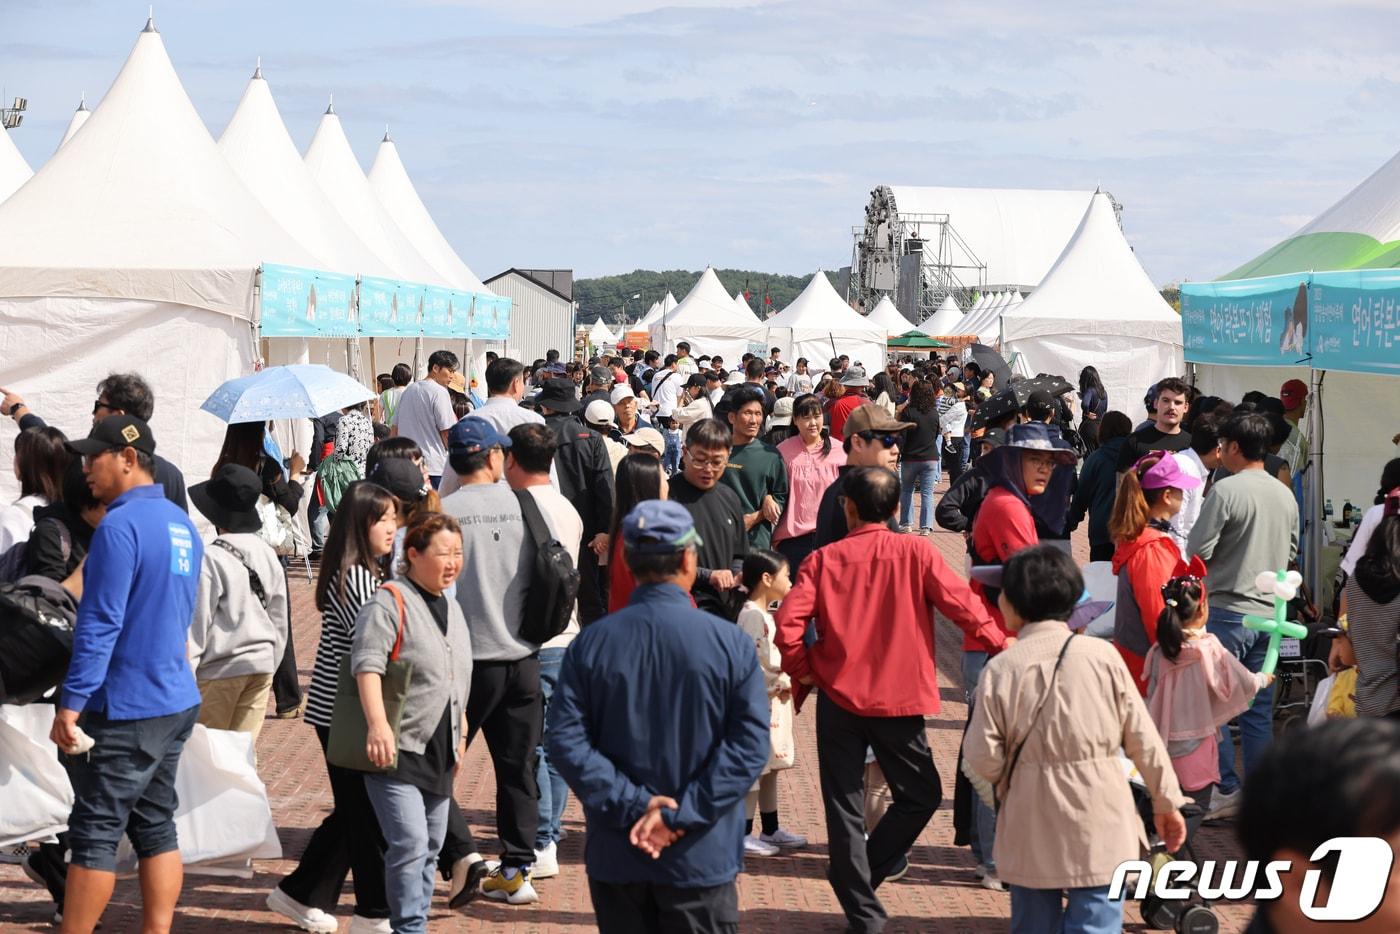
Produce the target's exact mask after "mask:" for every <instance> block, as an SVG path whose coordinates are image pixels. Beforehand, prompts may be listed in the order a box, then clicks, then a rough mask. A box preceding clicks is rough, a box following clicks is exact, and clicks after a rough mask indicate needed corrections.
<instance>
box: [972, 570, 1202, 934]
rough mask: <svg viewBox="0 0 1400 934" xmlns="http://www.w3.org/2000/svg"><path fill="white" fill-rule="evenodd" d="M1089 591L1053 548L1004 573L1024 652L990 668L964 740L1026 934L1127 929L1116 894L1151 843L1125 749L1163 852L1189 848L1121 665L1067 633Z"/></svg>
mask: <svg viewBox="0 0 1400 934" xmlns="http://www.w3.org/2000/svg"><path fill="white" fill-rule="evenodd" d="M1083 593H1084V580H1083V578H1082V577H1081V576H1080V574H1079V569H1078V568H1077V567H1076V566H1075V564H1074V562H1073V560H1071V559H1070V558H1069V556H1068V555H1066V554H1065V553H1064V552H1062V551H1060V550H1059V549H1057V548H1055V547H1053V546H1049V545H1038V546H1035V547H1032V548H1027V549H1025V550H1023V551H1020V552H1018V553H1017V554H1015V555H1013V556H1012V557H1011V559H1010V560H1009V561H1008V562H1007V563H1006V566H1005V570H1004V572H1003V576H1002V591H1001V594H1000V597H999V598H998V606H999V607H1000V608H1001V612H1002V614H1003V616H1004V617H1005V619H1006V624H1007V627H1008V628H1009V629H1011V630H1012V631H1014V632H1015V633H1016V635H1017V641H1016V644H1015V645H1014V646H1013V647H1012V648H1010V649H1007V650H1006V651H1004V652H1002V653H1001V654H1000V655H997V656H996V657H994V658H993V659H992V660H991V661H990V662H988V663H987V667H986V669H985V670H984V671H983V673H982V677H981V680H980V681H979V682H978V685H977V692H976V699H975V701H974V703H973V707H974V712H973V715H972V722H971V723H970V724H969V725H968V730H967V736H966V738H965V739H964V741H963V757H964V759H965V766H966V768H967V769H968V770H969V772H970V773H972V774H973V775H975V776H977V777H980V778H982V779H985V780H986V781H987V782H988V783H990V784H991V785H993V786H995V787H996V790H997V800H998V801H999V802H1000V805H1001V806H1000V809H999V811H998V814H997V833H996V846H995V853H994V857H995V860H996V865H997V872H998V874H999V876H1000V878H1001V880H1002V881H1003V882H1005V883H1007V884H1008V885H1009V886H1010V887H1011V930H1012V931H1014V932H1017V934H1021V932H1026V934H1031V932H1036V934H1038V932H1051V931H1055V932H1058V931H1064V932H1083V934H1089V932H1093V934H1099V932H1110V931H1112V932H1117V931H1120V930H1122V926H1123V903H1122V902H1121V901H1116V902H1115V901H1110V900H1109V898H1108V885H1109V882H1110V881H1111V880H1112V878H1113V871H1114V869H1115V868H1116V867H1117V866H1118V864H1119V863H1122V862H1124V861H1125V860H1130V859H1137V858H1138V855H1139V847H1140V845H1141V844H1142V843H1144V842H1145V841H1144V840H1143V839H1142V837H1143V833H1142V822H1141V820H1140V818H1139V817H1138V814H1137V810H1136V809H1135V807H1134V805H1133V796H1132V792H1131V791H1130V790H1129V788H1128V781H1127V779H1126V777H1125V776H1124V773H1123V767H1122V760H1121V758H1120V757H1119V754H1118V753H1119V749H1120V748H1121V749H1122V750H1123V751H1125V752H1126V753H1127V755H1128V758H1129V759H1131V760H1132V761H1133V763H1134V764H1135V765H1136V766H1137V768H1138V771H1139V772H1140V773H1141V774H1142V776H1143V779H1144V780H1145V782H1146V785H1147V788H1148V790H1149V791H1150V792H1151V794H1152V809H1153V812H1154V813H1155V814H1156V823H1157V832H1158V834H1159V835H1160V836H1161V837H1162V839H1163V841H1164V842H1165V843H1166V845H1167V849H1168V850H1170V851H1175V850H1177V849H1179V848H1180V846H1181V844H1182V843H1183V842H1184V841H1185V837H1186V824H1185V821H1184V820H1182V817H1181V812H1180V811H1179V810H1178V808H1179V807H1180V806H1181V805H1183V804H1185V803H1186V801H1187V798H1186V796H1185V795H1183V794H1182V793H1181V789H1180V787H1178V785H1177V781H1176V774H1175V773H1174V772H1173V771H1172V764H1171V759H1170V758H1168V756H1167V750H1166V746H1165V745H1164V744H1163V742H1162V740H1161V737H1160V736H1158V734H1157V730H1156V728H1155V727H1154V726H1153V724H1152V719H1151V717H1149V716H1148V713H1147V708H1146V706H1145V705H1144V704H1143V701H1142V697H1141V695H1139V694H1138V691H1137V688H1136V687H1135V686H1134V685H1133V684H1132V679H1131V676H1130V675H1129V674H1128V669H1127V668H1126V667H1125V666H1124V665H1123V660H1122V659H1121V658H1120V657H1119V655H1118V653H1117V651H1116V650H1115V649H1114V648H1113V646H1112V645H1111V644H1109V643H1108V642H1105V641H1102V640H1099V639H1094V638H1091V637H1084V638H1075V637H1073V636H1072V635H1071V633H1070V631H1069V628H1068V627H1067V626H1066V625H1065V622H1064V621H1065V620H1068V619H1069V618H1070V615H1071V613H1072V612H1073V610H1074V608H1075V605H1076V604H1077V603H1078V601H1079V598H1080V596H1081V595H1082V594H1083ZM1032 620H1035V622H1032ZM1066 895H1067V904H1066Z"/></svg>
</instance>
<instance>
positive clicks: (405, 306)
mask: <svg viewBox="0 0 1400 934" xmlns="http://www.w3.org/2000/svg"><path fill="white" fill-rule="evenodd" d="M423 290H424V287H423V286H421V285H414V284H412V283H409V282H399V281H398V280H396V279H380V278H377V277H375V276H365V277H364V278H362V279H361V280H360V336H362V337H417V336H418V333H419V332H418V329H419V314H420V310H421V307H422V304H423Z"/></svg>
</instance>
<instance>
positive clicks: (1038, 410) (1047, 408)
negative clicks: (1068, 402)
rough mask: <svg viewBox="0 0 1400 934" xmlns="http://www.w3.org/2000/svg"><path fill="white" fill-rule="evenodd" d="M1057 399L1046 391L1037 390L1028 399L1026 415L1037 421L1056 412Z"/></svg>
mask: <svg viewBox="0 0 1400 934" xmlns="http://www.w3.org/2000/svg"><path fill="white" fill-rule="evenodd" d="M1055 408H1056V406H1055V397H1054V396H1052V395H1050V393H1049V392H1047V391H1045V390H1044V389H1037V390H1036V391H1035V392H1033V393H1031V394H1030V395H1029V396H1027V397H1026V415H1028V416H1030V417H1031V418H1032V419H1034V420H1035V421H1040V420H1041V419H1043V418H1045V416H1047V415H1049V414H1050V413H1052V412H1054V411H1055Z"/></svg>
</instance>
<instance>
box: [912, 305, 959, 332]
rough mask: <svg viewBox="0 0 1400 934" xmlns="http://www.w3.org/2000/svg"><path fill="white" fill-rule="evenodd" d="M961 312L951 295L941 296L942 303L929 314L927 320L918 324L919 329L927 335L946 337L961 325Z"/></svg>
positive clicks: (956, 330)
mask: <svg viewBox="0 0 1400 934" xmlns="http://www.w3.org/2000/svg"><path fill="white" fill-rule="evenodd" d="M962 321H963V313H962V309H961V308H959V307H958V303H957V301H956V300H955V299H954V298H953V296H952V295H945V296H943V304H941V305H939V306H938V310H937V311H935V312H934V313H933V314H931V315H929V317H928V320H927V321H925V322H924V323H923V324H921V325H919V330H920V331H923V332H924V333H925V334H927V335H928V336H929V337H946V336H948V335H953V334H957V333H958V329H959V328H960V327H962Z"/></svg>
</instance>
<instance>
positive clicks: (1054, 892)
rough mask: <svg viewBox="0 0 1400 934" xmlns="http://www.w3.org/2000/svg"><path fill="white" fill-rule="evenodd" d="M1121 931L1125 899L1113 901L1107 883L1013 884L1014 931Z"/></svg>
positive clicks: (1024, 933) (1071, 933)
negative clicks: (1041, 886) (1084, 886)
mask: <svg viewBox="0 0 1400 934" xmlns="http://www.w3.org/2000/svg"><path fill="white" fill-rule="evenodd" d="M1066 895H1068V896H1069V898H1068V902H1069V904H1067V905H1066V904H1065V900H1066V899H1065V896H1066ZM1121 930H1123V902H1122V900H1121V899H1120V900H1117V901H1110V900H1109V897H1108V886H1106V885H1100V886H1096V887H1094V888H1090V889H1068V890H1066V889H1028V888H1025V887H1024V886H1020V885H1013V886H1011V934H1118V932H1119V931H1121Z"/></svg>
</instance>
